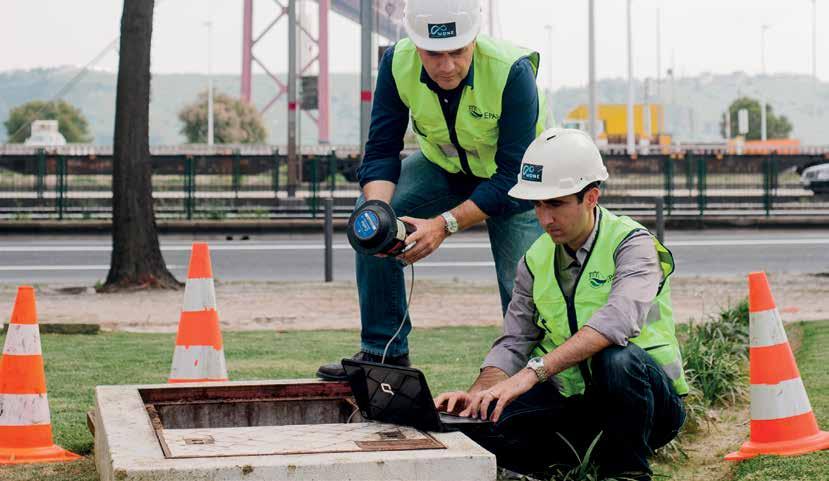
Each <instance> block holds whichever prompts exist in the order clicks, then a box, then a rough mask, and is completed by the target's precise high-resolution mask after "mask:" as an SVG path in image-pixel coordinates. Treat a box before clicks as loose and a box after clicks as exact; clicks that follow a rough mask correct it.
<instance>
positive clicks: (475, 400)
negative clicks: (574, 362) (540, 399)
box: [461, 369, 538, 422]
mask: <svg viewBox="0 0 829 481" xmlns="http://www.w3.org/2000/svg"><path fill="white" fill-rule="evenodd" d="M536 384H538V377H537V376H536V375H535V373H534V372H533V371H531V370H529V369H522V370H520V371H518V373H516V374H515V375H514V376H512V377H511V378H509V379H507V380H505V381H501V382H499V383H498V384H496V385H494V386H492V387H491V388H489V389H485V390H483V391H478V392H476V393H475V394H473V395H472V399H471V401H470V402H469V407H467V408H466V410H464V412H462V413H461V416H469V417H473V418H475V417H479V415H480V418H481V419H484V420H485V419H486V418H487V413H488V412H489V407H490V405H492V403H496V404H495V409H494V410H493V411H492V422H498V419H499V418H500V417H501V413H503V412H504V408H506V407H507V406H508V405H509V404H510V403H511V402H513V401H514V400H515V399H516V398H517V397H518V396H520V395H522V394H524V393H525V392H527V391H529V390H530V389H531V388H532V387H533V386H535V385H536Z"/></svg>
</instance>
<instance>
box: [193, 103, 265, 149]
mask: <svg viewBox="0 0 829 481" xmlns="http://www.w3.org/2000/svg"><path fill="white" fill-rule="evenodd" d="M178 118H179V120H181V122H182V123H183V124H184V125H183V126H182V128H181V131H180V132H181V133H182V134H184V136H185V137H187V142H189V143H191V144H203V143H207V92H206V91H205V92H202V93H200V94H199V96H198V99H197V100H196V101H195V102H193V103H192V104H189V105H186V106H185V107H184V108H182V109H181V111H179V113H178ZM267 136H268V131H267V130H266V129H265V124H264V122H263V120H262V115H261V114H260V113H259V111H258V110H256V107H254V106H253V105H250V104H248V103H246V102H243V101H241V100H240V99H237V98H233V97H231V96H229V95H227V94H224V93H220V92H215V93H214V94H213V140H214V142H215V143H217V144H257V143H264V142H265V139H266V138H267Z"/></svg>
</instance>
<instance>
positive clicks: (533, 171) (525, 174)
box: [521, 164, 544, 182]
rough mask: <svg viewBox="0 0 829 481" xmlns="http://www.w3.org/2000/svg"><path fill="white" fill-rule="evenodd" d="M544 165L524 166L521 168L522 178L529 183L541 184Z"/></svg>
mask: <svg viewBox="0 0 829 481" xmlns="http://www.w3.org/2000/svg"><path fill="white" fill-rule="evenodd" d="M543 170H544V166H543V165H535V164H524V165H523V166H521V178H522V179H524V180H526V181H528V182H541V172H542V171H543Z"/></svg>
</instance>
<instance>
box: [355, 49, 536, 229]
mask: <svg viewBox="0 0 829 481" xmlns="http://www.w3.org/2000/svg"><path fill="white" fill-rule="evenodd" d="M393 61H394V47H391V48H389V49H388V50H386V53H385V54H383V58H382V60H381V61H380V66H379V67H378V72H377V87H376V89H375V92H374V95H375V97H374V102H373V104H372V107H371V126H370V128H369V132H368V142H367V143H366V151H365V152H366V153H365V156H364V157H363V163H362V165H361V166H360V169H359V170H358V172H357V176H358V177H359V179H360V186H361V187H362V186H364V185H366V184H367V183H369V182H372V181H375V180H387V181H390V182H394V183H395V184H396V183H397V181H398V180H399V179H400V168H401V164H400V152H401V151H402V150H403V135H404V134H405V133H406V128H407V126H408V125H409V108H408V107H406V105H405V104H404V103H403V100H401V99H400V94H399V92H398V90H397V83H396V82H395V80H394V74H393V73H392V63H393ZM420 81H421V82H423V84H424V85H425V86H426V87H427V88H429V89H430V90H431V91H433V92H435V94H436V95H437V96H438V98H439V99H440V106H441V109H442V110H443V116H444V119H445V120H446V125H447V129H449V135H450V137H451V138H452V142H453V144H455V147H456V149H458V154H459V156H460V159H461V165H462V170H463V172H460V173H457V174H450V173H448V172H447V173H446V176H447V178H448V179H449V183H450V187H452V186H457V187H459V188H460V190H464V191H466V190H467V189H470V190H471V192H472V193H471V195H470V196H469V199H470V200H471V201H472V202H474V203H475V205H476V206H478V208H479V209H481V210H482V211H483V212H484V213H485V214H486V215H488V216H490V217H495V216H500V215H505V214H513V213H516V212H525V211H528V210H530V209H532V207H533V206H532V203H531V202H529V201H526V200H518V199H514V198H512V197H510V196H509V195H508V194H507V192H509V190H510V189H511V188H512V187H513V186H514V185H515V182H516V181H517V179H518V170H519V169H520V168H521V159H522V158H523V157H524V152H525V151H526V150H527V147H528V146H529V145H530V143H531V142H532V141H533V140H535V127H536V123H537V122H538V89H537V87H536V82H535V69H534V68H533V65H532V63H531V62H530V60H529V58H528V57H522V58H521V59H519V60H518V61H516V62H515V64H514V65H513V66H512V68H511V69H510V72H509V75H508V77H507V82H506V85H505V87H504V92H505V94H504V96H503V100H502V103H503V108H502V110H501V118H500V119H499V120H498V148H497V150H496V152H495V164H496V165H497V167H496V170H495V174H493V175H492V177H490V178H489V179H482V178H478V177H475V176H473V175H471V174H470V173H469V172H470V169H469V164H468V161H467V159H466V152H465V151H464V150H463V149H462V148H461V146H460V144H459V143H458V141H457V135H456V134H455V121H456V117H457V116H458V115H469V113H468V112H458V106H459V105H460V101H461V94H462V93H463V90H464V89H465V88H470V89H474V88H475V64H474V62H473V63H472V65H471V66H470V67H469V74H468V75H467V77H466V79H464V81H463V82H461V84H460V86H458V88H457V89H455V90H450V91H446V90H443V89H441V88H440V86H438V84H437V83H435V81H434V80H432V79H431V78H430V77H429V75H428V74H427V73H426V70H425V69H423V68H421V71H420ZM464 166H465V167H464ZM464 172H466V173H464Z"/></svg>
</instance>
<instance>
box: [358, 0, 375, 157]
mask: <svg viewBox="0 0 829 481" xmlns="http://www.w3.org/2000/svg"><path fill="white" fill-rule="evenodd" d="M373 18H374V15H373V2H372V0H362V1H361V2H360V28H361V29H360V148H361V152H363V153H365V145H366V142H367V141H368V131H369V126H370V123H371V97H372V91H371V50H372V41H371V32H372V24H371V22H372V19H373Z"/></svg>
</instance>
